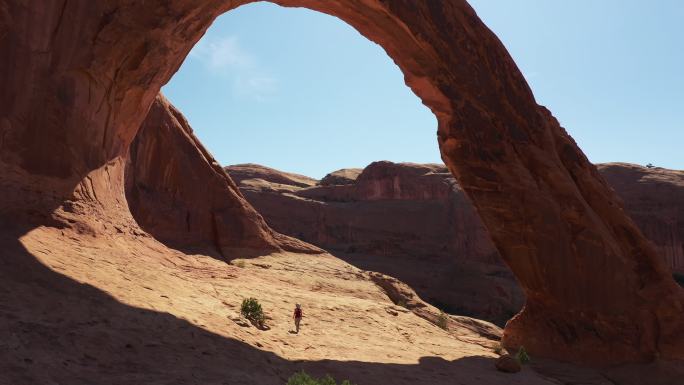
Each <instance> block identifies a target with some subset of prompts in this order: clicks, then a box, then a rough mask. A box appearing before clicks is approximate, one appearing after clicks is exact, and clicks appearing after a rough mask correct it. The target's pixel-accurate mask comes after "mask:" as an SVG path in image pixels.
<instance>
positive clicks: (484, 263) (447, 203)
mask: <svg viewBox="0 0 684 385" xmlns="http://www.w3.org/2000/svg"><path fill="white" fill-rule="evenodd" d="M225 169H226V171H227V172H228V173H229V174H230V175H231V177H232V176H233V175H234V173H235V174H237V175H236V176H237V177H238V178H240V176H241V175H244V174H245V171H244V170H243V169H238V170H236V168H235V167H234V166H229V167H226V168H225ZM598 169H599V170H600V172H601V173H602V175H604V176H605V177H606V179H607V180H608V182H609V183H610V184H611V186H612V187H613V188H614V189H615V190H616V192H617V193H618V195H620V197H622V199H623V200H624V202H625V206H626V209H627V210H628V212H629V213H630V215H631V216H632V217H633V218H634V219H635V220H636V222H637V224H638V225H639V227H640V228H641V229H642V231H643V232H644V234H645V235H646V236H647V237H648V238H649V239H651V241H652V242H653V243H654V244H655V245H656V247H657V248H658V250H659V252H660V254H661V256H662V257H663V258H664V259H665V260H666V261H667V262H668V264H669V265H670V266H671V267H672V268H673V270H674V271H675V272H684V262H682V253H684V245H683V244H682V239H683V238H684V172H682V171H674V170H666V169H661V168H645V167H641V166H637V165H633V164H626V163H607V164H599V165H598ZM259 170H260V168H259V167H253V169H252V171H251V172H250V173H249V175H251V176H252V177H253V178H254V179H255V180H265V179H267V177H268V176H262V175H260V173H259ZM273 173H274V170H273V169H269V170H268V175H272V174H273ZM329 175H331V174H329ZM240 179H241V181H242V182H241V184H240V185H239V187H240V189H241V190H242V192H243V194H244V195H245V196H246V198H247V200H249V202H250V203H252V205H254V207H256V209H257V210H258V211H259V212H260V213H261V214H262V215H264V216H265V218H266V220H267V222H268V223H269V225H271V226H272V227H273V228H274V229H276V230H277V231H280V232H282V233H284V234H288V235H291V236H293V237H298V238H299V239H302V240H304V241H307V242H310V243H313V244H315V245H318V246H320V247H322V248H324V249H326V250H330V251H332V252H334V253H335V254H336V255H338V256H340V257H342V258H344V259H345V260H347V261H348V262H350V263H353V264H355V265H357V266H359V267H362V268H364V269H368V270H375V271H379V272H383V273H385V274H389V275H391V276H395V277H398V278H400V279H402V280H403V281H405V282H407V283H409V284H410V285H411V286H412V287H414V288H415V289H416V290H417V291H418V293H419V294H420V295H421V297H422V298H425V299H427V300H428V301H430V302H431V303H433V304H434V305H436V306H438V307H440V308H442V309H444V310H446V311H448V312H451V313H454V314H463V315H468V316H473V317H477V318H482V319H486V320H489V321H492V322H495V323H497V324H499V325H502V326H503V324H504V323H505V322H506V321H508V319H510V317H511V316H512V315H513V314H515V313H517V312H518V311H519V310H520V308H521V307H522V304H523V303H524V294H523V292H522V290H520V288H519V287H518V285H517V283H516V282H515V278H514V276H513V275H512V273H511V272H510V270H509V269H508V268H507V267H506V265H505V264H504V263H503V260H502V259H501V257H500V255H499V253H498V252H497V250H496V248H495V246H494V244H493V242H492V241H491V239H490V237H489V235H488V233H487V231H486V229H485V227H484V225H483V224H482V221H481V220H480V218H479V216H478V215H477V213H476V211H475V209H474V207H473V206H472V204H471V203H470V201H469V200H468V198H467V197H466V196H465V194H464V192H463V190H462V189H461V188H460V187H459V185H458V183H457V182H456V180H455V179H454V178H453V176H452V175H451V174H450V173H449V172H448V170H447V169H446V168H445V167H444V166H440V165H420V164H411V163H402V164H396V163H392V162H385V161H383V162H375V163H372V164H371V165H369V166H368V167H366V168H365V169H363V170H362V172H360V173H359V175H358V176H357V177H356V178H354V180H343V181H341V182H340V183H339V184H337V185H335V184H332V183H326V184H325V185H324V186H317V187H316V186H313V187H307V188H299V187H298V186H293V187H296V188H284V187H283V186H278V185H276V184H268V183H266V184H265V183H256V182H255V180H249V179H244V178H240ZM270 179H271V180H282V178H273V177H270ZM320 184H321V185H323V184H324V183H323V181H321V183H320Z"/></svg>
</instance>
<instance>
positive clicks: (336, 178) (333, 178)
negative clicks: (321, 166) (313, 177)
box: [320, 168, 362, 186]
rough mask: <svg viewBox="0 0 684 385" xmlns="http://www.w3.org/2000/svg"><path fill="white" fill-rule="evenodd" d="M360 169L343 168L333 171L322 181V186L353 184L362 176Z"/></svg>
mask: <svg viewBox="0 0 684 385" xmlns="http://www.w3.org/2000/svg"><path fill="white" fill-rule="evenodd" d="M361 171H362V169H360V168H343V169H341V170H337V171H333V172H331V173H330V174H328V175H326V176H324V177H323V179H321V182H320V185H321V186H330V185H340V184H353V183H354V182H355V181H356V178H358V177H359V174H361Z"/></svg>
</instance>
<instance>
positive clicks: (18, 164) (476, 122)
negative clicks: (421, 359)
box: [0, 0, 684, 363]
mask: <svg viewBox="0 0 684 385" xmlns="http://www.w3.org/2000/svg"><path fill="white" fill-rule="evenodd" d="M248 2H250V1H232V2H227V1H225V0H208V1H202V2H197V1H194V0H168V1H138V2H128V1H123V0H110V1H79V2H73V1H57V0H55V1H49V2H29V3H27V2H25V1H23V0H8V1H5V2H3V3H2V4H1V5H0V57H2V58H3V60H2V61H0V130H1V131H0V132H1V134H0V137H1V138H2V152H1V153H0V161H1V162H2V163H3V165H2V168H3V170H10V171H8V174H13V173H17V174H22V175H23V176H22V177H21V178H16V179H12V183H8V184H7V185H10V186H14V188H15V191H22V189H26V190H28V188H27V186H28V185H30V186H31V187H35V190H31V194H30V195H31V197H32V198H31V199H28V198H20V199H21V201H22V204H25V206H22V207H17V206H13V210H14V211H15V212H18V211H24V212H25V213H29V212H34V210H35V207H36V206H41V207H42V205H44V203H42V202H44V201H43V200H41V199H33V198H35V197H39V198H40V197H45V199H48V198H49V202H51V203H50V206H54V205H61V206H64V204H65V203H66V202H71V203H69V204H67V206H68V207H65V208H67V209H69V210H72V211H73V214H74V215H73V218H71V220H72V221H74V223H78V222H81V223H85V222H87V221H89V220H91V219H92V218H93V215H95V214H97V215H98V216H100V217H101V218H104V219H102V220H100V222H98V223H100V224H99V225H98V226H99V227H100V228H102V229H105V228H112V227H113V226H117V225H121V226H124V225H127V223H128V221H129V219H130V217H131V216H130V212H129V209H128V207H127V206H126V205H125V204H124V202H125V199H124V198H123V197H124V189H123V185H124V183H123V172H122V169H123V167H124V164H125V161H124V159H125V158H126V156H127V154H128V150H129V147H130V144H131V142H132V141H133V139H134V137H135V135H136V133H137V131H138V129H139V128H140V126H141V124H142V122H143V120H144V119H145V116H146V115H147V112H148V111H149V109H150V106H151V105H152V103H153V102H154V101H155V98H156V96H157V94H158V92H159V90H160V88H161V86H162V85H163V84H165V83H166V82H167V81H168V80H169V79H170V77H171V76H172V74H173V73H174V72H175V71H176V70H177V69H178V67H179V66H180V64H181V62H182V61H183V59H184V58H185V56H186V55H187V54H188V52H189V51H190V49H191V48H192V46H193V45H194V44H195V43H196V42H197V41H198V40H199V39H200V37H201V36H202V35H203V33H204V32H205V30H206V29H207V28H208V27H209V25H210V24H211V22H212V21H213V20H214V19H215V18H216V17H217V16H218V15H220V14H222V13H224V12H226V11H229V10H230V9H232V8H234V7H237V6H240V5H242V4H245V3H248ZM274 2H275V3H277V4H280V5H284V6H301V7H307V8H310V9H313V10H317V11H321V12H324V13H328V14H331V15H334V16H337V17H339V18H341V19H342V20H344V21H346V22H347V23H349V24H350V25H351V26H353V27H355V28H356V29H357V30H358V31H359V32H360V33H361V34H363V35H364V36H366V37H367V38H368V39H370V40H372V41H374V42H376V43H378V44H380V45H381V46H382V47H383V48H384V49H385V50H386V52H387V53H388V55H389V56H390V57H391V58H392V59H393V60H394V61H395V63H396V64H397V65H398V66H399V67H400V68H401V70H402V71H403V73H404V75H405V81H406V83H407V85H408V86H409V87H411V88H412V90H413V91H414V92H415V93H416V94H417V95H418V96H419V97H420V98H421V99H422V101H423V103H425V104H426V105H427V106H428V107H430V108H431V110H432V111H433V112H434V113H435V115H436V117H437V120H438V133H437V139H438V143H439V146H440V151H441V154H442V159H443V160H444V162H445V164H446V165H447V167H448V168H449V171H451V173H453V174H454V175H455V176H456V177H457V178H458V180H459V183H460V185H461V187H462V188H463V190H464V191H465V193H466V194H467V195H468V196H469V197H470V199H471V200H472V202H473V204H474V206H475V207H476V209H477V211H478V212H479V214H480V217H481V218H482V221H483V223H484V224H485V226H486V227H487V229H488V230H489V232H490V234H491V236H492V239H493V241H494V243H495V244H496V246H497V249H498V250H499V252H500V253H501V255H502V257H503V258H504V260H505V261H506V263H507V264H508V265H509V266H510V267H511V270H512V271H513V273H514V274H515V275H516V277H517V279H518V281H519V282H520V284H521V286H522V288H523V290H524V291H525V294H526V297H527V301H526V305H525V307H524V309H523V311H522V312H521V313H519V314H518V315H517V316H516V317H514V318H513V319H512V320H511V321H509V323H508V324H507V326H506V330H505V332H504V343H505V344H506V345H507V346H510V347H516V346H518V345H521V344H524V345H525V347H526V348H527V349H528V351H529V352H530V353H531V354H534V355H538V356H544V355H545V356H552V357H556V358H561V359H565V360H571V361H582V362H592V363H619V362H625V361H635V360H636V361H638V360H647V359H650V358H652V357H654V356H656V355H659V356H661V357H666V358H676V357H679V358H681V357H684V337H682V336H684V293H683V292H682V290H681V289H680V288H679V287H678V286H677V285H676V284H675V282H674V281H673V280H672V278H671V277H670V274H669V271H668V269H667V266H666V265H665V263H663V262H662V260H661V259H660V258H659V257H658V255H657V253H656V250H655V248H654V247H653V246H652V245H651V244H650V243H649V242H648V241H647V240H646V238H645V237H644V236H643V235H642V234H641V232H640V231H639V230H638V228H637V227H636V225H635V224H634V223H633V222H632V220H631V219H629V217H628V216H627V215H626V214H625V212H624V211H623V208H622V206H621V205H620V204H619V203H618V200H617V197H616V195H615V193H614V192H613V191H612V190H611V189H610V188H609V187H608V185H607V184H606V183H605V181H604V180H603V179H602V177H601V176H600V175H599V174H598V171H597V170H596V168H595V167H594V166H593V165H591V164H590V163H589V161H588V160H587V159H586V157H585V156H584V155H583V154H582V152H581V151H580V149H579V148H578V147H577V145H576V144H575V142H574V141H573V140H572V138H570V136H569V135H568V134H567V133H566V132H565V130H564V129H563V128H562V127H560V125H559V123H558V122H557V121H556V120H555V119H554V118H553V116H552V115H551V113H550V112H548V111H547V110H546V109H544V108H543V107H541V106H539V105H537V104H536V102H535V100H534V96H533V95H532V92H531V90H530V89H529V87H528V85H527V83H526V82H525V79H524V78H523V76H522V74H521V73H520V71H519V70H518V68H517V67H516V65H515V63H514V62H513V60H512V59H511V57H510V56H509V55H508V53H507V52H506V49H505V48H504V47H503V45H502V44H501V42H500V41H499V40H498V39H497V37H496V36H495V35H494V34H493V33H492V32H491V31H490V30H489V29H488V28H487V27H486V26H485V25H484V24H483V23H482V22H481V21H480V19H479V18H478V17H477V15H476V14H475V12H474V11H473V9H472V8H471V7H470V6H469V5H468V4H467V3H466V2H465V1H464V0H449V1H443V2H414V1H404V0H384V1H380V0H344V1H342V0H277V1H274ZM3 175H5V174H3ZM29 180H30V183H29V182H28V181H29ZM15 182H16V183H15ZM11 188H12V187H11ZM11 195H12V196H19V195H20V194H19V193H17V194H14V193H12V194H11ZM3 204H5V203H3ZM2 212H5V211H4V210H3V211H2ZM27 215H28V214H27ZM87 216H89V217H87ZM98 218H99V217H98ZM248 220H251V219H248ZM241 221H242V220H241V219H236V220H235V221H234V222H233V223H240V222H241ZM45 223H51V222H49V219H46V221H45ZM254 225H257V224H256V223H255V224H254ZM96 230H97V229H96ZM229 230H232V229H229ZM264 241H267V240H266V239H265V240H264ZM250 242H251V241H250ZM237 246H239V245H236V247H237ZM625 293H632V295H629V296H626V295H625Z"/></svg>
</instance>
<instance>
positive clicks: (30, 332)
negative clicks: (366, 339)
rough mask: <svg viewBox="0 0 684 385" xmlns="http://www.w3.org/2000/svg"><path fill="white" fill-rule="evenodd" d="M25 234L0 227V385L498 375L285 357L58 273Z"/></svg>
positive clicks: (482, 364) (437, 365) (440, 363)
mask: <svg viewBox="0 0 684 385" xmlns="http://www.w3.org/2000/svg"><path fill="white" fill-rule="evenodd" d="M1 221H2V218H0V222H1ZM12 227H15V228H16V224H14V225H13V226H12ZM28 230H29V229H28V228H27V229H26V231H28ZM26 231H19V232H17V231H12V229H11V228H10V227H9V226H7V225H5V226H3V225H2V223H0V246H2V252H1V254H0V264H1V268H0V282H2V284H1V285H0V383H1V384H13V385H20V384H61V385H64V384H69V385H76V384H83V385H86V384H88V385H94V384H146V385H150V384H274V385H275V384H284V383H285V382H286V379H287V378H288V377H289V376H290V375H292V374H293V373H295V372H297V371H300V370H305V371H307V372H309V373H311V374H312V375H316V376H321V375H323V374H326V373H329V374H331V375H332V376H334V377H336V378H338V379H347V378H348V379H350V380H352V381H353V382H356V383H357V384H359V385H361V384H382V383H385V384H401V383H407V384H408V383H414V384H415V383H420V382H422V381H424V380H425V379H428V378H432V379H435V381H431V383H434V384H439V383H444V384H447V383H448V384H453V383H454V378H453V376H448V375H446V373H458V372H459V371H462V372H463V373H464V376H468V377H469V376H470V374H473V373H475V372H483V371H484V372H486V371H492V372H493V373H492V374H493V375H499V374H498V373H496V372H495V371H494V369H493V363H492V362H491V361H492V360H491V359H489V358H484V357H468V358H464V359H461V360H457V361H453V362H449V361H445V360H443V359H440V358H433V357H425V358H423V359H421V360H420V362H418V363H416V364H414V365H400V364H381V363H365V362H355V361H335V360H323V361H295V362H293V361H288V360H285V359H283V358H282V357H280V356H278V355H276V354H274V353H271V352H267V351H262V350H259V349H256V348H254V347H252V346H251V345H248V344H245V343H243V342H240V341H238V340H234V339H231V338H226V337H223V336H220V335H217V334H213V333H210V332H208V331H206V330H204V329H202V328H200V327H197V326H195V325H193V324H191V323H189V322H187V321H185V320H182V319H179V318H177V317H174V316H172V315H170V314H167V313H160V312H155V311H151V310H147V309H140V308H136V307H131V306H128V305H125V304H123V303H121V302H119V301H117V300H116V299H115V298H113V297H111V296H110V295H108V294H107V293H105V292H103V291H101V290H98V289H97V288H95V287H93V286H90V285H86V284H81V283H79V282H77V281H74V280H72V279H70V278H67V277H65V276H63V275H60V274H58V273H56V272H54V271H52V270H50V269H49V268H47V267H46V266H44V265H43V264H41V263H40V262H39V261H38V260H37V259H36V258H35V257H34V256H33V255H32V254H31V253H30V252H29V251H28V250H26V249H25V248H24V246H23V245H22V244H21V243H20V242H19V240H18V239H19V237H20V236H21V235H22V234H24V233H25V232H26ZM359 348H360V349H362V348H363V347H359ZM459 368H461V369H462V370H459ZM439 373H444V375H443V379H442V380H441V381H440V380H439V378H436V376H439ZM467 373H470V374H467Z"/></svg>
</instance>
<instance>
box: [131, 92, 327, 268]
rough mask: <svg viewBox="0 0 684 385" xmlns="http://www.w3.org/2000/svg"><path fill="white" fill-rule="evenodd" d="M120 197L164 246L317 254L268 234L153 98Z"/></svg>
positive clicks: (186, 129)
mask: <svg viewBox="0 0 684 385" xmlns="http://www.w3.org/2000/svg"><path fill="white" fill-rule="evenodd" d="M126 198H127V200H128V203H129V207H130V210H131V212H132V214H133V216H134V217H135V219H136V221H137V222H138V224H140V226H141V227H142V228H143V229H144V230H145V231H147V232H149V233H150V234H152V235H153V236H154V237H155V238H157V239H159V240H161V241H163V242H164V243H166V244H167V245H169V246H171V247H174V248H179V249H181V250H186V251H193V252H197V251H202V252H205V253H206V252H217V253H218V254H219V255H220V256H221V257H222V258H225V259H233V258H236V257H242V256H245V255H249V254H262V253H268V252H272V251H277V250H281V249H286V250H290V251H303V252H315V251H317V249H316V248H315V247H311V246H310V245H307V244H305V243H303V242H299V241H298V240H296V239H290V238H288V237H286V236H283V235H281V234H278V233H276V232H274V231H272V230H271V229H270V228H269V227H268V226H267V225H266V223H265V222H264V221H263V219H262V218H261V216H260V215H259V214H258V213H257V212H256V211H255V210H254V209H253V208H252V206H250V205H249V204H248V203H247V202H246V201H245V199H244V198H243V197H242V194H240V192H239V191H238V189H237V187H236V186H235V183H233V181H232V180H231V179H230V178H229V177H228V176H227V175H226V173H225V172H224V171H223V169H222V168H221V167H220V166H219V165H218V163H217V162H216V161H215V160H214V159H213V158H212V156H211V155H210V154H209V153H208V152H207V151H206V150H205V149H204V147H203V146H202V144H201V143H200V142H199V141H198V140H197V138H196V137H195V136H194V134H193V132H192V128H191V127H190V126H189V125H188V122H187V120H186V119H185V118H184V117H183V115H182V114H181V113H180V112H179V111H178V110H177V109H176V108H174V107H173V106H172V105H171V104H169V102H168V101H167V100H166V99H165V98H164V97H163V96H159V97H158V98H157V99H156V100H155V101H154V103H153V104H152V107H151V108H150V111H149V113H148V115H147V118H146V119H145V121H144V123H143V125H142V126H141V128H140V130H139V131H138V135H137V136H136V137H135V140H134V141H133V144H132V145H131V148H130V152H129V156H128V167H127V169H126Z"/></svg>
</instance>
